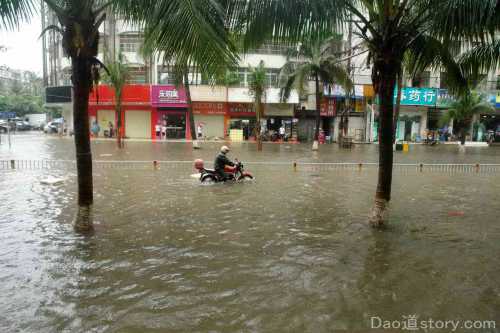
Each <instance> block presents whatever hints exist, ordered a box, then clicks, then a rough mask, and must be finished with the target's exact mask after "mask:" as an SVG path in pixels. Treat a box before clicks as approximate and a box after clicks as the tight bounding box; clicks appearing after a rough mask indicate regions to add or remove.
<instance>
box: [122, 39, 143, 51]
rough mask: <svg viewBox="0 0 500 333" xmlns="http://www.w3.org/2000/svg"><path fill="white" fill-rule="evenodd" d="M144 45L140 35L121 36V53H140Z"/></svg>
mask: <svg viewBox="0 0 500 333" xmlns="http://www.w3.org/2000/svg"><path fill="white" fill-rule="evenodd" d="M141 44H142V36H141V35H138V34H122V35H120V51H121V52H133V53H135V52H138V51H139V48H140V47H141Z"/></svg>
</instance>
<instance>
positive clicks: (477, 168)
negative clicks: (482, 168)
mask: <svg viewBox="0 0 500 333" xmlns="http://www.w3.org/2000/svg"><path fill="white" fill-rule="evenodd" d="M476 172H479V163H476Z"/></svg>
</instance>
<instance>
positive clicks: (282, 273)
mask: <svg viewBox="0 0 500 333" xmlns="http://www.w3.org/2000/svg"><path fill="white" fill-rule="evenodd" d="M2 139H3V141H2V142H3V145H1V146H0V159H74V148H73V143H72V141H71V140H68V139H61V138H53V137H44V136H36V135H26V136H17V137H16V138H14V140H13V142H12V147H11V149H9V148H8V145H6V144H5V137H3V138H2ZM218 146H219V145H218V144H204V145H203V148H202V149H201V150H198V151H193V150H192V148H191V147H190V145H189V144H185V143H161V144H152V143H148V142H129V143H127V146H126V149H124V150H123V151H118V150H117V149H116V148H115V144H114V143H113V142H105V141H100V142H94V143H93V147H92V148H93V152H94V158H95V159H98V160H153V159H157V160H165V161H166V160H170V161H187V160H189V161H190V160H193V159H194V158H197V157H202V158H204V159H206V160H208V161H210V162H211V161H212V159H213V157H214V155H215V153H216V151H217V148H218ZM232 148H233V151H232V152H231V156H232V157H233V158H234V157H238V158H240V159H241V160H242V161H248V162H258V161H261V162H262V161H274V162H276V161H281V162H285V161H286V162H289V161H295V160H297V161H302V162H359V161H363V162H375V161H376V160H377V146H376V145H363V146H356V147H355V148H353V149H352V150H351V151H346V150H339V149H338V148H337V146H336V145H328V146H322V147H321V150H320V152H319V153H313V152H311V151H310V149H309V148H310V147H309V145H276V144H266V145H264V151H263V152H261V153H259V152H256V151H255V145H252V144H234V145H233V147H232ZM395 156H396V161H397V162H400V163H419V162H423V163H438V162H445V163H500V149H498V150H497V149H495V148H488V147H485V148H466V149H465V150H460V149H459V148H458V147H457V146H444V145H443V146H437V147H425V146H412V147H411V149H410V153H408V154H403V153H396V155H395ZM247 169H248V170H249V171H251V172H253V174H254V175H255V176H256V180H255V181H253V182H245V183H238V184H215V185H212V186H201V185H200V184H199V182H198V181H197V180H196V179H193V178H192V177H191V176H190V175H191V174H192V173H193V169H192V165H191V164H186V163H174V164H171V165H166V164H164V165H161V167H160V169H159V170H157V171H153V170H143V169H137V170H134V169H121V168H117V169H112V168H111V169H107V168H100V167H96V168H95V169H94V175H95V177H94V183H95V184H94V185H95V187H94V189H95V205H94V220H95V232H94V234H93V235H78V234H75V232H74V231H73V229H72V225H71V222H72V218H73V215H74V213H75V191H76V182H75V181H76V175H75V170H74V168H72V167H68V168H67V169H64V168H59V169H54V170H37V169H34V170H0V216H1V218H0V244H2V249H1V251H0V289H1V290H2V292H1V293H0V332H130V333H132V332H331V331H332V330H335V329H339V330H340V329H346V330H349V331H351V330H366V329H368V328H370V318H371V317H374V316H376V317H380V318H384V319H388V320H389V319H391V320H401V319H402V316H406V315H412V314H415V315H418V316H419V318H433V319H435V320H495V321H496V323H497V327H500V312H499V311H500V310H499V309H500V279H499V277H500V260H499V259H498V258H499V257H498V254H499V253H500V218H499V216H500V211H499V202H498V200H499V199H498V198H500V182H499V174H498V173H497V172H491V173H487V172H486V173H467V172H463V173H447V172H423V173H419V172H406V171H398V170H396V171H395V174H394V185H393V200H392V202H391V206H390V215H389V228H388V229H387V230H384V231H375V230H372V229H371V228H369V227H367V223H366V222H367V216H368V213H369V210H370V207H371V204H372V200H373V194H374V188H375V184H376V172H375V170H374V169H371V170H363V171H362V172H359V171H357V170H355V169H354V170H325V169H322V168H318V169H315V168H314V167H311V168H307V169H301V168H299V170H298V171H293V168H292V167H291V166H288V165H276V164H275V165H265V164H252V163H249V164H248V165H247ZM47 176H55V177H63V178H65V182H64V183H63V184H60V185H42V184H41V183H40V180H41V179H43V178H46V177H47ZM484 331H485V332H486V330H484ZM481 332H482V331H481ZM488 332H498V328H497V329H496V330H493V329H492V330H489V331H488Z"/></svg>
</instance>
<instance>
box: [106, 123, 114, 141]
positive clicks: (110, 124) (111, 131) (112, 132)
mask: <svg viewBox="0 0 500 333" xmlns="http://www.w3.org/2000/svg"><path fill="white" fill-rule="evenodd" d="M108 127H109V137H110V138H112V137H113V136H114V135H115V129H114V126H113V123H112V122H109V123H108Z"/></svg>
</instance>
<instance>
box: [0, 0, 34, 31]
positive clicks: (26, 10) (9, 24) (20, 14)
mask: <svg viewBox="0 0 500 333" xmlns="http://www.w3.org/2000/svg"><path fill="white" fill-rule="evenodd" d="M36 3H37V2H36V1H34V0H1V1H0V28H1V27H4V28H7V29H15V28H17V27H18V26H19V23H20V22H23V21H29V20H30V18H31V16H32V15H33V14H34V13H35V4H36Z"/></svg>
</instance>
